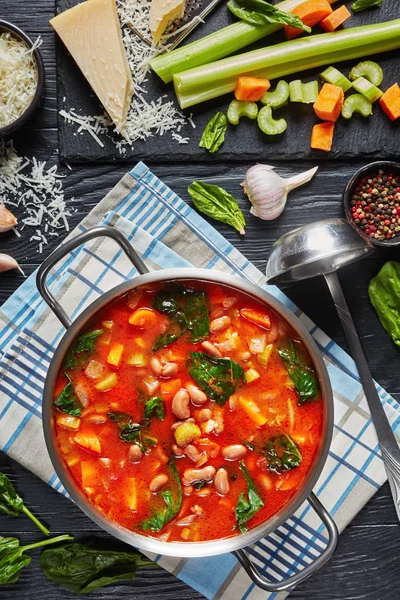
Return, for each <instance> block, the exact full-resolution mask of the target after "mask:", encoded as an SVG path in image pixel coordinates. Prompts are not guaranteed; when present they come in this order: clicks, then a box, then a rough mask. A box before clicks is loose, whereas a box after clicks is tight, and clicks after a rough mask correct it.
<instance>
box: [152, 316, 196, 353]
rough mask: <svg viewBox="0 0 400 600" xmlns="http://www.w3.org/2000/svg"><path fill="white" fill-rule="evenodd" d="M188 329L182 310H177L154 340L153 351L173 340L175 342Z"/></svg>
mask: <svg viewBox="0 0 400 600" xmlns="http://www.w3.org/2000/svg"><path fill="white" fill-rule="evenodd" d="M187 330H188V324H187V320H186V317H185V315H184V314H183V312H181V311H178V312H176V313H175V314H174V316H173V317H171V321H170V323H169V325H168V329H167V331H165V332H164V333H161V334H160V335H159V336H158V337H157V339H156V341H155V342H154V346H153V351H154V352H156V351H157V350H159V349H160V348H165V347H166V346H169V345H170V344H172V343H173V342H176V340H177V339H178V338H180V337H181V335H183V334H184V333H185V332H186V331H187Z"/></svg>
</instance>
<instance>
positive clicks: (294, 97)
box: [289, 79, 303, 102]
mask: <svg viewBox="0 0 400 600" xmlns="http://www.w3.org/2000/svg"><path fill="white" fill-rule="evenodd" d="M289 97H290V102H303V84H302V83H301V81H300V79H296V81H291V82H290V83H289Z"/></svg>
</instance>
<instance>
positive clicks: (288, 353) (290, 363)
mask: <svg viewBox="0 0 400 600" xmlns="http://www.w3.org/2000/svg"><path fill="white" fill-rule="evenodd" d="M278 352H279V356H280V357H281V358H282V360H283V362H284V364H285V367H286V369H287V372H288V373H289V375H290V378H291V380H292V381H293V383H294V387H295V389H296V392H297V393H298V394H299V397H298V400H297V402H298V404H299V405H302V404H305V403H306V402H311V401H312V400H315V399H316V397H317V396H318V384H317V379H316V376H315V371H314V369H313V368H312V367H311V366H309V365H306V364H305V362H304V360H303V358H302V357H301V355H300V354H299V352H298V350H297V349H296V347H295V344H294V342H293V341H292V340H289V341H288V343H287V345H286V346H282V347H281V348H279V350H278Z"/></svg>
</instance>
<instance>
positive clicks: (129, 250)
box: [36, 225, 149, 329]
mask: <svg viewBox="0 0 400 600" xmlns="http://www.w3.org/2000/svg"><path fill="white" fill-rule="evenodd" d="M97 237H109V238H111V239H113V240H114V241H115V242H117V244H118V245H119V246H120V248H121V249H122V250H123V251H124V252H125V254H126V255H127V257H128V258H129V260H130V261H131V263H132V264H133V266H134V267H135V268H136V269H137V270H138V271H139V273H140V274H141V275H143V274H144V273H148V272H149V269H148V268H147V267H146V265H145V264H144V262H143V261H142V259H141V258H140V256H139V255H138V253H137V252H136V250H134V249H133V247H132V246H131V244H130V243H129V242H128V240H127V239H126V237H125V236H124V235H123V234H122V233H121V232H120V231H118V229H114V228H113V227H107V226H104V225H103V226H101V227H93V228H91V229H88V230H87V231H84V232H83V233H79V234H78V235H76V236H75V237H73V238H72V239H70V240H68V241H66V242H64V243H63V244H61V246H60V247H59V248H57V249H56V250H54V252H52V253H51V254H50V256H48V257H47V258H46V260H45V261H44V262H43V263H42V264H41V265H40V267H39V270H38V274H37V277H36V285H37V288H38V290H39V292H40V295H41V296H42V298H43V300H44V301H45V302H46V303H47V304H48V305H49V307H50V308H51V310H52V311H53V312H54V313H55V315H56V316H57V317H58V319H59V320H60V321H61V323H62V324H63V325H64V327H65V328H66V329H68V327H70V325H71V324H72V321H71V319H70V318H69V317H68V315H67V313H66V312H65V311H64V309H63V308H62V306H61V305H60V304H59V303H58V302H57V300H56V299H55V298H54V296H53V294H52V293H51V292H50V290H49V288H48V286H47V275H48V274H49V271H50V270H51V269H52V268H53V267H54V266H55V265H56V264H57V263H58V262H59V261H60V260H61V259H62V258H64V256H66V255H67V254H69V253H70V252H72V250H75V248H78V247H79V246H81V245H82V244H84V243H85V242H88V241H89V240H92V239H93V238H97Z"/></svg>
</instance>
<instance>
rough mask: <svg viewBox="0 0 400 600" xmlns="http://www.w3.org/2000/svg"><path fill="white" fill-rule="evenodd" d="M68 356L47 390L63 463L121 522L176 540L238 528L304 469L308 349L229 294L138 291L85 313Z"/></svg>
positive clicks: (280, 496)
mask: <svg viewBox="0 0 400 600" xmlns="http://www.w3.org/2000/svg"><path fill="white" fill-rule="evenodd" d="M224 317H227V318H225V319H223V318H224ZM216 319H223V320H222V321H220V322H217V323H215V320H216ZM213 321H214V323H213ZM219 323H224V324H228V323H229V324H228V325H227V326H226V327H225V325H224V327H220V326H219ZM66 356H67V358H66V360H65V361H64V364H63V366H62V369H61V370H60V372H59V374H58V379H57V382H56V385H55V390H56V391H57V394H55V397H54V400H55V401H56V400H57V404H56V406H55V407H54V422H55V428H56V439H57V443H58V445H59V448H60V451H61V453H62V456H63V459H64V461H65V468H67V469H69V471H70V473H71V476H72V477H74V478H75V479H76V482H77V485H78V486H79V487H80V488H81V489H82V491H83V493H84V494H85V495H86V497H87V502H88V503H90V504H91V505H93V506H95V507H97V508H98V509H99V510H100V511H101V512H102V513H103V514H104V515H107V518H109V519H111V520H112V521H114V522H116V523H117V524H119V525H121V526H123V527H125V528H127V529H130V530H132V531H134V532H136V533H139V534H143V535H147V536H151V537H155V538H158V539H160V540H163V541H168V542H181V543H185V542H189V543H196V542H203V541H210V540H218V539H223V538H229V537H231V536H235V535H240V534H241V533H242V532H244V531H246V530H250V529H252V528H254V527H257V526H258V525H260V524H262V523H263V522H264V521H265V520H266V519H269V518H270V517H271V516H272V513H273V511H279V510H281V509H282V508H283V507H284V506H285V504H286V503H287V502H288V501H289V500H290V498H292V496H293V494H295V493H296V490H297V489H298V487H299V485H300V484H301V482H302V481H304V479H305V478H307V475H308V473H309V472H310V470H311V469H312V467H313V463H314V459H315V457H316V456H317V455H318V449H319V445H320V440H321V432H322V427H323V422H324V413H323V403H322V402H321V395H320V390H319V386H318V380H317V376H316V372H315V370H314V367H313V364H312V362H311V361H310V357H309V355H308V353H307V350H306V348H305V346H304V344H303V343H302V342H301V341H300V340H299V339H298V334H297V333H296V332H295V331H293V330H292V329H291V326H290V325H289V324H288V323H287V322H286V321H283V320H282V319H281V317H280V316H279V315H278V314H277V313H275V311H274V310H273V309H272V308H270V307H269V306H266V305H264V304H263V303H261V302H260V301H258V300H256V299H253V298H252V297H250V296H248V295H246V294H242V293H241V292H240V291H238V290H236V289H234V290H233V289H231V288H229V287H228V286H224V285H223V284H218V285H215V284H213V283H208V282H204V281H180V282H178V284H175V283H173V282H159V283H154V284H151V286H146V287H144V286H143V287H140V288H137V289H136V290H134V291H133V292H131V293H130V294H127V295H125V296H122V297H120V298H117V299H116V300H115V301H113V302H112V303H111V304H109V305H106V306H105V307H103V308H102V309H100V310H99V311H98V312H97V313H95V314H94V315H93V316H92V318H91V319H90V321H89V322H88V323H87V324H86V326H85V331H83V332H82V333H81V334H80V335H79V336H78V337H77V339H76V340H75V342H74V343H73V344H72V345H71V347H70V350H69V353H68V354H67V355H66ZM247 506H248V507H249V508H248V509H247V508H246V507H247Z"/></svg>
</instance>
